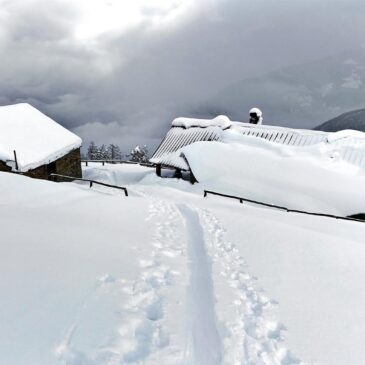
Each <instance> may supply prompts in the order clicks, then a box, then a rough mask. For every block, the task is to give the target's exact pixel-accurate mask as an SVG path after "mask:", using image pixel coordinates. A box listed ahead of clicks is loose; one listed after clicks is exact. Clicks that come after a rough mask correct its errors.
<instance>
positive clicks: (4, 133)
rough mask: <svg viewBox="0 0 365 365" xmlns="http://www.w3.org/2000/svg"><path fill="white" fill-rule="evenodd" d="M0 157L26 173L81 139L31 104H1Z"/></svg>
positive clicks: (63, 153)
mask: <svg viewBox="0 0 365 365" xmlns="http://www.w3.org/2000/svg"><path fill="white" fill-rule="evenodd" d="M0 130H1V133H0V160H2V161H8V164H9V166H12V167H14V166H15V165H14V162H13V161H14V150H15V151H16V153H17V160H18V166H19V170H18V171H21V172H26V171H28V170H30V169H34V168H36V167H39V166H41V165H44V164H47V163H49V162H52V161H55V160H57V159H58V158H60V157H62V156H64V155H66V154H67V153H69V152H70V151H72V150H73V149H75V148H79V147H80V146H81V142H82V141H81V139H80V138H79V137H78V136H76V135H75V134H74V133H72V132H70V131H69V130H67V129H66V128H64V127H62V126H61V125H59V124H58V123H56V122H55V121H54V120H52V119H51V118H49V117H47V116H46V115H44V114H43V113H41V112H40V111H39V110H37V109H36V108H34V107H33V106H31V105H30V104H26V103H23V104H14V105H7V106H1V107H0Z"/></svg>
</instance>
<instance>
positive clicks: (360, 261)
mask: <svg viewBox="0 0 365 365" xmlns="http://www.w3.org/2000/svg"><path fill="white" fill-rule="evenodd" d="M84 177H86V178H93V179H95V180H100V181H105V182H109V183H112V184H118V185H124V186H127V187H128V190H129V195H130V196H129V197H124V195H123V194H122V193H121V192H120V191H118V190H113V189H108V188H103V187H98V186H95V187H93V188H92V189H89V187H88V186H87V185H83V183H53V182H48V181H41V180H34V179H30V178H27V177H23V176H18V175H13V174H7V173H0V191H1V196H0V232H1V234H0V237H1V245H0V250H1V251H0V270H1V275H0V293H1V299H0V364H1V365H60V364H62V365H117V364H118V365H119V364H149V365H157V364H159V365H175V364H176V365H177V364H179V365H180V364H181V365H218V364H224V365H238V364H245V365H246V364H250V365H256V364H257V365H260V364H265V365H271V364H281V365H289V364H315V365H324V364H328V365H337V364H338V365H362V364H365V346H364V339H365V240H364V237H365V224H363V223H357V222H351V221H338V220H335V219H330V218H322V217H314V216H306V215H300V214H296V213H286V212H283V211H278V210H274V209H271V208H270V209H269V208H261V207H257V206H252V205H248V204H239V203H238V202H237V201H235V200H230V199H225V198H220V197H214V196H208V197H207V198H203V189H204V188H206V187H207V185H205V184H204V183H201V184H195V185H194V186H192V185H190V184H189V183H188V182H186V181H183V180H176V179H161V178H158V177H157V176H155V174H154V170H153V169H150V168H146V167H140V166H137V165H108V166H104V167H102V166H101V165H100V164H91V166H90V165H89V167H84Z"/></svg>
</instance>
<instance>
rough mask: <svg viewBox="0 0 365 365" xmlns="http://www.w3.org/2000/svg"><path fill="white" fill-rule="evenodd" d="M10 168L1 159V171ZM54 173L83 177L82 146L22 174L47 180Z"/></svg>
mask: <svg viewBox="0 0 365 365" xmlns="http://www.w3.org/2000/svg"><path fill="white" fill-rule="evenodd" d="M10 170H11V169H10V168H9V167H8V166H7V165H6V164H5V163H4V162H2V161H0V171H10ZM52 173H54V174H60V175H67V176H73V177H82V171H81V155H80V148H77V149H75V150H73V151H71V152H69V153H68V154H67V155H65V156H63V157H61V158H59V159H58V160H56V161H54V162H51V163H49V164H47V165H42V166H39V167H37V168H35V169H33V170H29V171H27V172H24V173H23V174H22V175H26V176H29V177H34V178H36V179H45V180H47V179H48V177H49V175H50V174H52Z"/></svg>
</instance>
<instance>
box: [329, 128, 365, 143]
mask: <svg viewBox="0 0 365 365" xmlns="http://www.w3.org/2000/svg"><path fill="white" fill-rule="evenodd" d="M343 138H356V139H359V140H365V133H364V132H360V131H354V130H352V129H344V130H342V131H338V132H335V133H329V134H328V137H327V141H328V142H329V143H333V142H336V141H338V140H340V139H343Z"/></svg>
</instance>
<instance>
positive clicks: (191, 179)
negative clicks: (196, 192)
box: [189, 170, 198, 185]
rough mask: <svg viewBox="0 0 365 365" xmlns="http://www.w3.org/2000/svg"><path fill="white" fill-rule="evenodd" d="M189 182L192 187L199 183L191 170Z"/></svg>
mask: <svg viewBox="0 0 365 365" xmlns="http://www.w3.org/2000/svg"><path fill="white" fill-rule="evenodd" d="M189 180H190V184H192V185H194V184H195V183H196V182H198V180H197V179H196V178H195V176H194V174H193V172H192V171H191V170H190V175H189Z"/></svg>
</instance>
